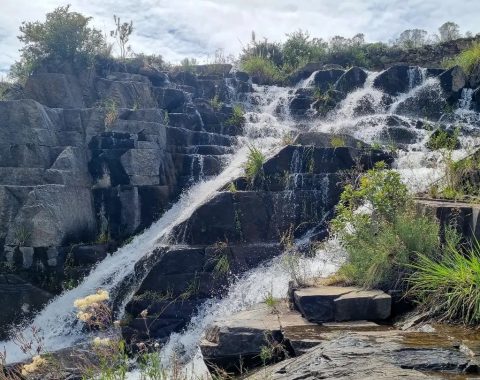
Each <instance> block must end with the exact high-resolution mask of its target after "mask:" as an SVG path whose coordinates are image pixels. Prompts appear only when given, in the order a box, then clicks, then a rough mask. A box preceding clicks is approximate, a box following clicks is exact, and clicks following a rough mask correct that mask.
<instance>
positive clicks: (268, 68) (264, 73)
mask: <svg viewBox="0 0 480 380" xmlns="http://www.w3.org/2000/svg"><path fill="white" fill-rule="evenodd" d="M240 66H241V68H242V70H243V71H245V72H247V73H248V74H250V76H252V77H256V78H258V80H259V82H260V83H263V84H275V83H278V82H281V81H282V80H283V79H284V77H283V75H282V73H281V72H280V69H279V68H278V67H277V66H275V64H274V63H273V62H272V61H270V60H269V59H268V58H264V57H261V56H252V57H248V58H246V59H244V60H242V61H241V63H240Z"/></svg>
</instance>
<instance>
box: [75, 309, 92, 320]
mask: <svg viewBox="0 0 480 380" xmlns="http://www.w3.org/2000/svg"><path fill="white" fill-rule="evenodd" d="M77 318H78V319H80V320H81V321H82V322H88V321H90V320H91V319H92V318H93V314H92V313H87V312H85V311H79V312H78V313H77Z"/></svg>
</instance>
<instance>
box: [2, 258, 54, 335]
mask: <svg viewBox="0 0 480 380" xmlns="http://www.w3.org/2000/svg"><path fill="white" fill-rule="evenodd" d="M25 254H28V253H26V252H25V253H24V255H25ZM0 297H1V300H2V304H3V305H2V312H1V313H0V337H5V336H6V334H7V333H8V330H9V328H10V327H11V326H10V324H11V323H12V322H13V321H15V320H18V318H19V317H22V316H23V315H24V314H31V313H34V312H35V311H38V310H39V309H40V308H41V307H42V306H43V305H44V304H45V303H47V302H48V300H49V299H50V298H51V297H52V295H51V294H49V293H48V292H46V291H44V290H42V289H40V288H37V287H35V286H33V285H32V284H30V283H28V282H27V281H25V280H23V279H22V278H20V277H18V276H16V275H13V274H0Z"/></svg>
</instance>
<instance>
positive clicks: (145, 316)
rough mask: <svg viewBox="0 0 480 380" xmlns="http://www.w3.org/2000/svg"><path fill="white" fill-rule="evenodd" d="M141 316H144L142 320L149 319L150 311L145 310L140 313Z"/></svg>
mask: <svg viewBox="0 0 480 380" xmlns="http://www.w3.org/2000/svg"><path fill="white" fill-rule="evenodd" d="M140 315H141V316H142V318H147V315H148V310H147V309H145V310H143V311H142V312H141V313H140Z"/></svg>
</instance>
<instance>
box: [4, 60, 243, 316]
mask: <svg viewBox="0 0 480 380" xmlns="http://www.w3.org/2000/svg"><path fill="white" fill-rule="evenodd" d="M125 70H126V68H122V67H118V68H115V67H110V68H109V69H108V70H105V71H103V70H102V69H101V67H100V68H97V71H96V72H93V71H92V72H88V73H76V74H73V73H72V72H68V74H64V73H50V72H46V70H44V71H42V72H39V73H38V74H35V75H33V76H31V77H30V78H29V79H28V81H27V84H26V86H25V89H24V91H23V94H22V96H23V98H21V99H18V100H8V101H1V102H0V119H1V121H0V124H1V125H0V126H1V128H0V130H1V132H0V137H1V140H2V143H1V145H2V147H1V149H0V221H1V222H2V223H1V227H0V246H1V247H0V263H1V264H2V266H6V267H8V268H10V269H9V271H13V272H14V273H16V274H18V275H19V276H21V277H22V278H24V279H25V280H26V281H27V282H31V283H32V285H33V286H36V287H39V288H41V289H42V288H43V289H46V290H48V291H49V292H51V293H58V292H59V291H60V290H62V288H63V287H65V286H73V285H74V284H75V283H76V281H78V278H79V277H80V276H81V275H84V274H85V273H88V267H92V265H94V263H95V262H97V261H98V260H100V259H101V258H102V257H105V256H104V255H95V254H94V255H90V254H87V253H85V252H87V251H82V252H83V253H85V255H86V256H85V257H86V258H85V260H83V264H82V265H81V269H80V268H79V267H77V266H76V265H73V266H72V265H70V264H69V261H68V260H67V256H69V252H70V251H71V250H72V246H74V245H75V244H80V243H81V245H83V246H88V245H93V246H95V244H96V243H100V244H105V243H107V241H108V242H109V243H111V244H110V245H109V247H108V248H109V250H112V249H114V248H115V247H116V246H118V245H119V244H120V243H121V242H122V241H124V240H125V239H128V238H129V237H130V236H132V235H134V234H136V233H138V232H139V231H141V230H143V229H145V228H146V227H148V226H149V225H150V224H151V223H152V222H153V221H155V220H157V219H158V218H159V217H160V216H161V215H162V214H163V212H164V211H165V210H166V209H168V208H169V206H170V205H171V203H172V202H173V201H175V200H176V199H177V197H178V196H179V194H180V193H181V192H182V190H183V189H185V188H186V187H188V186H190V185H191V184H192V183H193V182H195V181H198V180H199V179H200V178H208V177H210V176H213V175H216V174H217V173H219V171H220V170H221V168H222V165H223V157H224V155H225V154H230V153H231V146H232V145H234V144H235V141H236V140H235V139H236V136H237V135H239V134H241V133H242V126H241V125H232V124H231V123H230V122H229V119H230V117H231V116H232V112H233V110H232V107H231V102H232V101H233V100H234V98H233V97H234V94H237V95H238V96H241V94H242V93H244V92H249V91H251V90H252V89H251V85H250V84H249V77H248V75H245V74H243V75H242V74H240V75H238V76H237V75H235V74H233V73H231V72H230V71H231V66H230V65H201V66H198V67H196V68H195V71H194V72H192V73H186V72H181V71H179V72H176V73H162V72H158V71H156V70H154V69H145V70H134V71H133V72H125ZM188 86H190V87H189V88H188V89H187V88H186V87H188ZM216 96H217V97H218V98H219V99H220V101H221V107H220V108H218V109H217V108H215V109H214V108H213V107H212V105H211V104H210V102H211V100H212V99H213V98H214V97H216ZM235 96H236V95H235ZM170 115H171V117H170ZM19 247H21V251H19ZM79 252H80V251H78V252H77V251H76V253H75V256H78V255H80V253H79ZM83 253H81V254H83ZM70 256H71V255H70ZM67 283H68V284H67ZM12 307H13V306H12ZM13 314H17V313H16V312H14V313H13Z"/></svg>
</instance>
